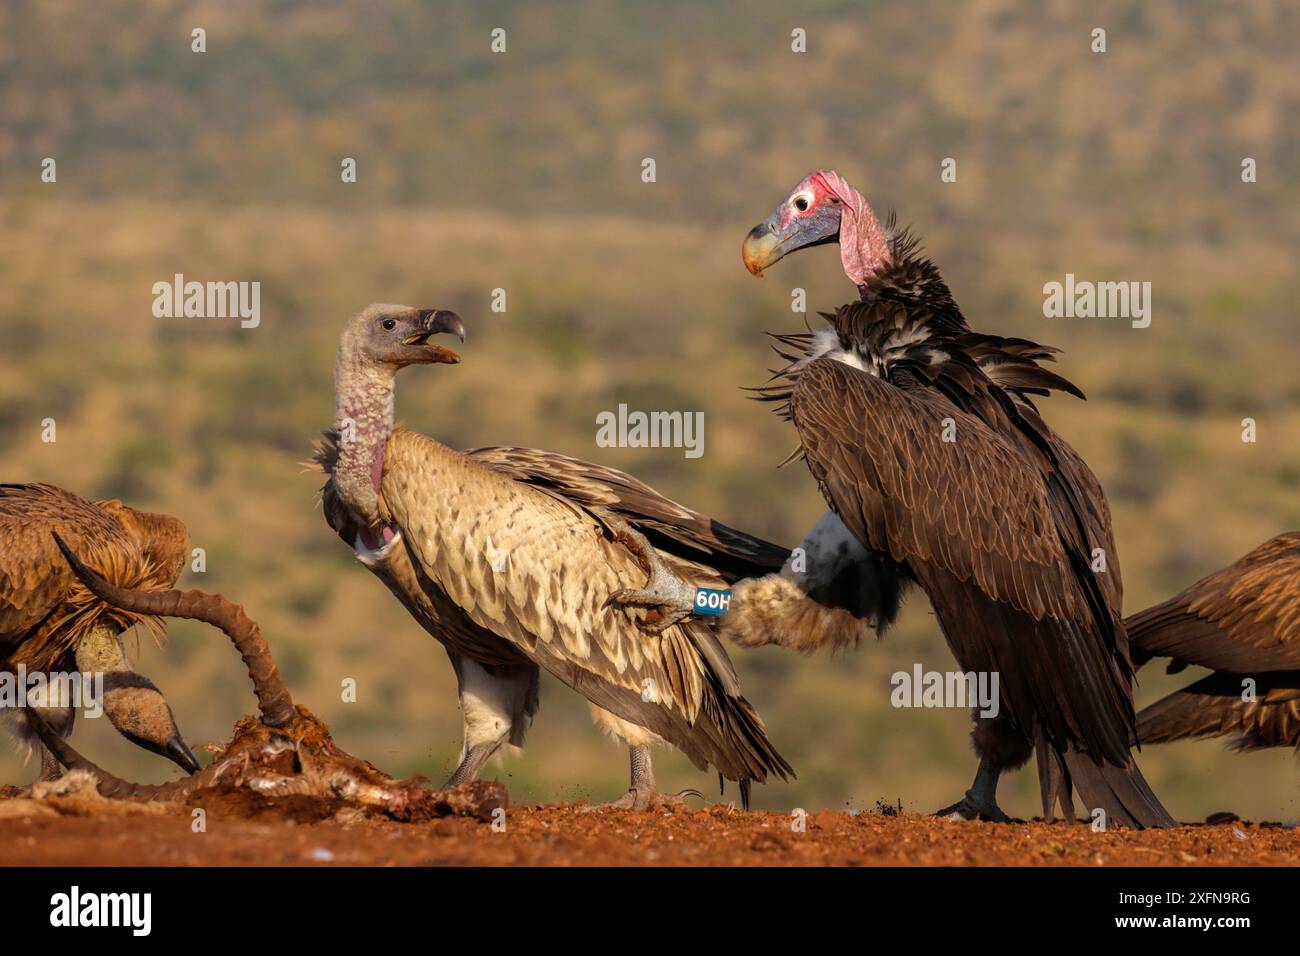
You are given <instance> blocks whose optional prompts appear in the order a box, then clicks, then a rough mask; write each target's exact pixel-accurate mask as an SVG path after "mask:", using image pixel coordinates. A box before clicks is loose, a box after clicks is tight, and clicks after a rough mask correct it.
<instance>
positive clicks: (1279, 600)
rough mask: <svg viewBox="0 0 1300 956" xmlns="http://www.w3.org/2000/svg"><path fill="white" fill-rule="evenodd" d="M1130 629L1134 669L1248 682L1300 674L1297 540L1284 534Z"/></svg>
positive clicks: (1137, 618) (1135, 619)
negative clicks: (1180, 669)
mask: <svg viewBox="0 0 1300 956" xmlns="http://www.w3.org/2000/svg"><path fill="white" fill-rule="evenodd" d="M1125 625H1126V626H1127V628H1128V632H1129V640H1130V641H1131V643H1132V647H1133V659H1134V662H1135V663H1138V664H1142V663H1145V662H1146V661H1148V660H1150V659H1151V658H1152V657H1171V658H1173V659H1174V660H1176V661H1179V662H1182V663H1184V664H1197V665H1199V666H1201V667H1209V668H1211V669H1213V670H1218V671H1229V672H1231V673H1235V674H1250V673H1256V672H1259V671H1276V670H1295V669H1300V532H1291V533H1289V534H1281V535H1278V536H1277V537H1275V538H1272V539H1271V540H1269V541H1266V542H1265V543H1264V544H1262V545H1260V546H1259V547H1258V548H1256V549H1255V550H1254V551H1252V552H1250V554H1248V555H1246V556H1245V557H1244V558H1242V559H1241V560H1239V561H1237V562H1236V563H1234V564H1231V565H1229V566H1228V567H1226V568H1223V569H1222V570H1219V571H1216V572H1214V573H1213V574H1211V575H1208V576H1207V577H1204V578H1202V579H1201V580H1200V581H1197V582H1196V583H1195V584H1193V585H1192V586H1191V587H1189V588H1187V590H1185V591H1183V592H1181V593H1179V594H1176V595H1174V596H1173V597H1171V598H1170V599H1169V600H1167V601H1164V602H1162V603H1160V604H1157V605H1155V606H1154V607H1150V608H1147V609H1146V610H1145V611H1141V612H1139V613H1137V614H1134V615H1133V616H1132V617H1130V618H1129V619H1128V620H1127V621H1125Z"/></svg>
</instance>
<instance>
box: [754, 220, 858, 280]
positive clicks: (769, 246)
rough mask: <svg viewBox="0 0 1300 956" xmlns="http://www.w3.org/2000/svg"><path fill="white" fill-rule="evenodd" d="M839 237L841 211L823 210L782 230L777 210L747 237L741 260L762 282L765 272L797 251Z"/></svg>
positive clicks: (795, 221) (832, 240) (834, 240)
mask: <svg viewBox="0 0 1300 956" xmlns="http://www.w3.org/2000/svg"><path fill="white" fill-rule="evenodd" d="M839 235H840V211H839V209H838V208H837V207H834V206H823V207H822V208H821V209H817V210H814V211H813V212H812V213H810V214H809V215H806V216H801V217H799V218H798V219H795V220H794V221H793V222H791V223H790V224H789V225H787V226H786V227H785V228H784V229H782V228H781V209H780V208H779V207H778V208H777V210H776V211H775V212H773V213H772V215H770V216H768V217H767V218H766V219H764V220H763V221H762V222H760V223H759V224H758V225H757V226H755V227H754V228H753V229H751V230H749V234H748V235H747V236H745V241H744V243H743V244H742V245H741V247H740V256H741V258H742V259H744V261H745V268H746V269H748V270H749V271H750V272H751V273H753V274H754V275H756V276H758V277H759V278H762V276H763V270H764V269H766V268H767V267H768V266H771V265H774V264H775V263H777V262H779V261H780V260H782V259H784V258H785V257H786V256H787V255H789V254H790V253H792V252H794V251H795V250H796V249H806V248H807V247H808V246H817V245H821V244H822V243H825V242H836V241H838V240H839Z"/></svg>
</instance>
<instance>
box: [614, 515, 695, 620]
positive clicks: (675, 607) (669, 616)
mask: <svg viewBox="0 0 1300 956" xmlns="http://www.w3.org/2000/svg"><path fill="white" fill-rule="evenodd" d="M614 540H615V541H617V542H619V543H620V544H621V545H623V547H625V548H627V550H628V551H629V552H630V553H631V555H632V557H633V558H635V559H636V562H637V564H639V565H640V566H641V570H642V571H644V572H645V574H646V578H647V580H646V585H645V587H644V588H621V589H619V590H617V591H615V592H614V593H613V594H611V595H610V596H609V597H607V598H606V599H605V603H604V605H603V606H604V607H606V608H608V607H613V606H619V607H623V608H629V607H639V608H645V609H647V611H648V612H649V613H647V615H646V616H645V618H642V619H638V620H637V621H636V625H637V627H638V628H639V629H640V630H641V631H642V632H643V633H645V634H651V635H654V634H662V633H663V632H664V631H666V630H667V629H668V628H670V627H672V626H673V625H674V624H678V623H680V622H681V621H684V620H685V619H686V618H688V617H690V615H691V611H692V610H693V609H694V607H695V587H694V586H693V585H691V584H688V583H686V582H685V581H683V580H682V579H681V578H679V577H678V576H677V575H676V574H674V573H673V572H672V571H671V570H670V569H669V568H668V566H667V565H666V564H665V563H664V560H663V558H661V557H660V556H659V552H658V551H656V550H655V548H654V546H653V545H652V544H651V543H650V542H649V541H648V540H647V539H646V536H645V535H643V534H642V533H641V532H639V531H637V530H636V529H635V528H632V527H631V526H629V525H627V524H620V525H619V526H616V527H615V531H614Z"/></svg>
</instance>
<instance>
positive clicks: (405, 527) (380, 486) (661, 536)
mask: <svg viewBox="0 0 1300 956" xmlns="http://www.w3.org/2000/svg"><path fill="white" fill-rule="evenodd" d="M439 332H452V333H455V334H458V335H460V336H461V337H462V338H463V337H464V325H463V323H462V322H461V320H460V318H459V317H458V316H456V315H455V314H454V313H452V312H448V311H444V310H432V309H414V308H409V307H405V306H397V305H372V306H370V307H368V308H366V309H365V310H363V311H362V312H360V313H359V314H358V315H357V316H355V317H354V318H353V319H352V320H351V321H350V322H349V323H348V325H347V327H346V328H345V330H344V332H343V336H342V340H341V343H340V346H339V352H338V361H337V366H336V371H335V387H336V401H337V417H336V421H335V429H334V433H333V436H332V437H331V438H330V439H329V440H328V441H327V444H326V446H325V447H324V448H323V449H321V451H320V452H319V453H318V461H319V462H320V463H321V465H322V466H323V467H324V469H325V470H326V471H327V473H328V474H329V480H328V483H327V485H326V488H325V500H326V517H327V519H328V520H329V522H330V525H331V527H333V528H334V529H335V530H336V532H338V533H339V534H340V536H342V537H343V538H344V540H345V541H348V543H349V544H350V545H352V546H353V547H354V549H355V551H356V554H357V557H358V558H359V559H360V560H361V561H362V562H363V563H365V564H366V565H367V566H368V567H370V569H371V570H372V571H374V572H375V573H376V574H378V575H379V577H380V578H381V579H383V580H384V582H385V584H386V585H387V586H388V587H389V589H390V590H392V591H393V593H394V594H395V595H396V596H397V597H398V599H399V600H400V601H401V602H402V603H403V605H404V606H405V607H406V608H407V610H408V611H410V612H411V614H412V615H413V616H414V617H415V618H416V619H417V620H418V621H419V622H420V623H421V625H422V626H424V628H425V629H426V630H428V631H429V632H430V634H432V635H433V636H434V637H435V638H437V639H438V640H439V641H441V642H442V643H443V644H444V645H445V646H446V648H447V651H448V654H449V655H450V656H451V658H452V662H453V664H454V665H455V666H456V670H457V674H458V676H459V678H460V693H461V706H462V708H463V709H464V714H465V750H464V760H463V761H462V766H461V768H460V769H458V771H457V776H456V777H454V778H453V779H469V778H470V777H472V775H473V773H476V772H477V770H478V768H479V767H480V766H481V764H482V761H483V760H484V759H486V757H487V755H489V754H490V753H491V752H492V751H493V750H495V749H496V748H497V747H498V746H499V745H500V743H501V742H502V741H503V740H505V739H510V740H513V741H514V742H516V743H519V742H522V740H523V734H524V731H525V730H526V729H527V725H528V721H529V720H531V717H532V715H533V713H534V712H535V711H536V709H537V689H536V686H537V685H536V680H537V668H539V667H540V668H545V669H546V670H548V671H550V672H551V673H552V674H554V675H555V676H556V677H558V678H559V679H560V680H562V681H563V682H564V683H566V684H568V685H569V686H570V687H572V688H573V689H574V690H576V691H578V692H579V693H581V694H583V695H584V696H585V697H586V698H587V700H588V701H589V702H590V704H591V705H592V714H593V717H594V719H595V720H596V722H597V724H598V725H600V726H601V727H602V728H604V729H605V730H607V731H608V732H610V733H611V734H613V735H615V736H616V737H618V738H619V739H621V740H623V741H625V742H626V743H627V744H628V746H629V748H630V757H631V767H632V783H631V787H630V789H629V792H628V794H627V795H626V796H625V797H624V798H623V800H622V801H620V805H623V806H630V807H636V808H643V807H646V806H649V805H651V804H653V803H656V802H659V801H662V800H665V799H670V798H668V797H666V796H665V795H662V794H658V793H657V792H656V790H655V786H654V778H653V772H652V768H651V763H650V755H649V754H650V752H649V747H650V746H651V745H653V744H658V743H663V742H667V743H670V744H672V745H673V746H675V747H677V748H678V749H680V750H681V751H682V752H683V753H685V754H686V755H687V756H688V757H689V758H690V759H691V761H692V762H693V763H694V764H695V765H696V766H697V767H700V768H701V769H703V768H705V767H706V766H709V765H712V766H713V767H715V768H716V769H717V770H718V772H719V773H720V774H721V775H722V776H723V777H726V778H728V779H731V780H735V781H737V782H739V784H740V787H741V792H742V796H744V797H745V798H747V796H748V791H749V785H750V782H751V781H755V780H757V781H760V782H761V781H763V780H765V779H766V778H767V776H768V775H769V774H773V773H775V774H777V775H778V776H781V777H785V776H786V775H787V774H788V773H789V772H790V768H789V765H788V764H787V763H786V762H785V760H784V759H783V758H782V757H781V756H780V755H779V754H778V753H777V752H776V750H775V749H774V748H773V746H772V744H771V743H770V742H769V740H768V738H767V734H766V732H765V731H764V729H763V725H762V722H761V721H760V719H759V717H758V715H757V713H756V712H755V711H754V709H753V708H752V707H751V706H750V704H749V702H748V701H747V700H745V698H744V697H743V696H741V692H740V685H739V681H738V680H737V678H736V674H735V671H734V669H733V668H732V665H731V662H730V660H729V659H728V658H727V655H726V652H725V651H724V650H723V649H722V646H721V644H720V643H719V642H718V639H717V637H716V636H715V635H714V634H713V633H712V631H711V630H710V629H709V628H708V627H707V626H704V625H702V624H700V623H698V622H692V621H678V620H675V619H674V620H672V621H664V622H661V626H660V627H659V632H658V633H657V634H655V635H653V636H649V637H647V635H646V634H645V633H644V632H643V630H642V627H641V622H638V621H634V620H632V619H630V618H629V617H628V616H627V615H624V614H621V613H613V612H611V611H609V610H608V609H607V608H606V607H605V603H604V602H605V599H606V598H607V597H608V596H609V595H610V594H611V593H612V592H615V591H618V590H620V589H622V588H624V587H626V586H627V585H629V584H632V583H634V581H635V580H640V579H643V577H642V576H643V574H644V571H645V569H646V564H651V563H653V562H659V561H662V562H669V563H670V564H671V566H672V567H673V569H674V571H675V572H676V573H678V574H680V575H681V576H682V577H683V578H686V579H689V580H691V581H693V582H696V583H698V584H699V585H700V586H706V587H707V586H714V587H721V586H725V584H726V583H727V582H729V581H734V580H737V579H740V578H743V577H745V576H749V575H754V574H763V573H765V572H767V571H771V570H774V569H777V568H779V567H780V566H781V563H782V562H783V561H784V559H785V556H786V553H787V552H785V551H784V550H782V549H780V548H777V547H776V546H774V545H771V544H768V543H767V542H764V541H760V540H758V539H757V538H752V537H750V536H748V535H745V534H743V533H741V532H738V531H733V530H732V529H730V528H727V527H725V526H723V525H720V524H718V523H716V522H713V521H710V520H709V519H708V518H706V517H704V516H702V515H700V514H697V513H696V512H694V511H691V510H690V509H688V508H684V507H683V506H681V505H679V504H677V503H676V502H673V501H671V500H669V499H667V498H665V497H664V496H662V495H660V494H658V493H657V492H655V491H654V490H653V489H651V488H649V487H648V486H646V485H644V484H643V483H641V482H639V481H637V480H636V479H635V478H632V477H631V476H629V475H626V474H624V473H622V472H619V471H615V470H614V469H611V468H605V467H602V466H600V465H594V464H591V463H589V462H584V461H580V460H578V459H575V458H570V457H568V456H565V455H558V454H554V453H550V452H545V451H538V450H535V449H528V448H484V449H479V450H476V451H470V452H461V451H456V450H453V449H451V448H448V447H446V446H444V445H442V444H439V443H438V442H436V441H434V440H432V439H430V438H426V437H425V436H423V435H420V434H417V433H415V432H411V431H407V430H405V429H398V428H395V427H394V420H393V411H394V385H395V376H396V374H397V372H398V371H399V370H400V369H402V368H404V367H406V366H408V365H422V364H424V365H427V364H450V363H455V362H458V361H459V356H457V355H456V353H454V352H452V351H451V350H450V349H447V348H445V347H443V346H440V345H436V344H434V343H432V342H430V341H429V339H430V338H431V336H433V335H434V334H436V333H439ZM629 542H634V543H633V544H632V546H631V547H629V545H628V543H629ZM634 552H641V553H648V554H649V555H651V556H652V557H651V558H650V559H640V558H638V556H637V554H636V553H634ZM643 560H644V561H645V564H643V563H642V562H643ZM467 675H470V676H469V678H468V679H467Z"/></svg>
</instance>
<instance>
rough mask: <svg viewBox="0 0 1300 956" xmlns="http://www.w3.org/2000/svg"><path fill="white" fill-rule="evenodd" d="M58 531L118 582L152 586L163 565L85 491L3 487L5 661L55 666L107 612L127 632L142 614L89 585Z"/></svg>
mask: <svg viewBox="0 0 1300 956" xmlns="http://www.w3.org/2000/svg"><path fill="white" fill-rule="evenodd" d="M51 531H58V532H59V533H60V534H61V535H62V536H63V538H64V540H65V541H67V542H68V544H69V545H70V546H71V547H72V548H74V549H75V550H76V551H77V552H78V553H79V554H81V555H83V556H84V557H85V560H86V563H87V564H88V565H89V566H90V567H92V568H94V569H95V570H96V571H99V572H101V573H102V574H104V575H105V576H106V577H108V578H109V579H110V580H113V581H124V582H125V583H126V585H127V586H131V585H138V584H141V583H145V584H147V583H150V580H149V578H150V574H151V572H152V571H154V569H155V566H154V564H153V562H152V561H150V560H149V559H148V557H147V556H146V555H145V552H144V550H143V548H142V547H141V544H140V542H139V541H138V540H137V539H136V538H135V537H134V536H133V535H132V534H131V533H130V532H129V530H128V529H127V528H125V527H124V526H123V524H122V523H121V522H120V521H119V520H117V519H116V518H115V517H114V515H112V514H111V513H109V512H106V511H105V510H103V509H102V508H100V507H98V506H97V505H95V504H94V503H92V502H90V501H87V500H86V499H85V498H82V497H81V496H80V495H75V494H73V493H72V492H70V491H64V490H63V489H62V488H56V487H54V486H53V485H44V484H6V485H0V541H3V542H4V544H3V549H4V550H3V552H2V553H0V647H3V650H0V660H7V661H8V662H9V663H10V664H11V665H14V666H16V664H17V663H19V662H22V663H25V664H26V665H27V666H28V667H30V668H33V669H40V670H45V669H48V668H50V667H52V666H54V665H55V664H56V663H57V662H58V660H59V659H60V657H61V656H62V655H63V654H64V653H66V652H67V651H68V650H70V649H71V648H72V647H73V646H75V644H76V642H77V640H78V639H79V637H80V635H82V634H84V633H85V632H86V631H87V630H89V629H90V628H91V627H92V626H94V624H95V622H96V621H97V620H99V619H101V618H108V619H110V620H112V621H113V622H114V624H115V625H116V626H117V628H118V629H120V630H121V629H125V628H127V627H130V626H131V625H132V624H134V623H135V622H136V621H137V620H139V617H138V616H137V615H134V614H131V613H129V612H126V611H120V610H118V609H115V608H112V607H109V606H107V605H104V604H103V603H102V602H100V601H98V600H97V599H96V598H95V597H94V595H92V594H91V593H90V592H89V591H88V590H86V588H85V586H84V585H82V584H81V582H80V581H78V580H77V578H76V576H75V575H74V574H73V573H72V569H71V568H70V567H69V566H68V563H67V562H66V561H65V560H64V559H63V555H62V554H60V553H59V549H58V546H57V545H56V544H55V543H54V538H53V536H52V535H51V533H50V532H51ZM19 645H22V647H21V649H20V648H19Z"/></svg>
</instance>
